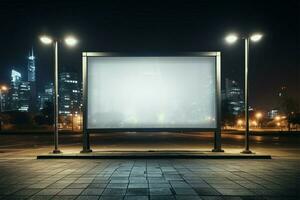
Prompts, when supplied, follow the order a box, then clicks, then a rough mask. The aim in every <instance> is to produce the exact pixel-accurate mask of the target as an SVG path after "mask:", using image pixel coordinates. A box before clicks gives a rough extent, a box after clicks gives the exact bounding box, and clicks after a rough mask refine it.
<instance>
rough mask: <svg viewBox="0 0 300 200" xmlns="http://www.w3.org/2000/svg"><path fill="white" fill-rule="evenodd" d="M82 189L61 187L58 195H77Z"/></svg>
mask: <svg viewBox="0 0 300 200" xmlns="http://www.w3.org/2000/svg"><path fill="white" fill-rule="evenodd" d="M82 191H83V189H62V190H61V191H60V192H59V193H58V195H60V196H62V195H67V196H68V195H79V194H80V193H81V192H82Z"/></svg>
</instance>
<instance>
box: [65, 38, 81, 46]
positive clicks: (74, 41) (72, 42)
mask: <svg viewBox="0 0 300 200" xmlns="http://www.w3.org/2000/svg"><path fill="white" fill-rule="evenodd" d="M65 43H66V44H67V45H68V46H75V45H76V44H77V43H78V40H77V39H76V38H75V37H73V36H68V37H66V39H65Z"/></svg>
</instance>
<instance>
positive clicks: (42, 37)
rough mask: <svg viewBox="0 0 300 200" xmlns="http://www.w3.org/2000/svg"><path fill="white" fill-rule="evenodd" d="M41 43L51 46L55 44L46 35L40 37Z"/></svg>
mask: <svg viewBox="0 0 300 200" xmlns="http://www.w3.org/2000/svg"><path fill="white" fill-rule="evenodd" d="M40 41H41V42H42V43H43V44H51V43H52V42H53V40H52V38H51V37H48V36H46V35H43V36H41V37H40Z"/></svg>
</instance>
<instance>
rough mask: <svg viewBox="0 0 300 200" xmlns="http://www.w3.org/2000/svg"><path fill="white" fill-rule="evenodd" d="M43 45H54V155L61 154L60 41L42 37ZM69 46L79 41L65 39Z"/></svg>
mask: <svg viewBox="0 0 300 200" xmlns="http://www.w3.org/2000/svg"><path fill="white" fill-rule="evenodd" d="M40 41H41V42H42V43H43V44H46V45H50V44H54V150H53V153H61V151H60V150H59V149H58V43H59V42H60V40H54V39H52V38H51V37H49V36H47V35H43V36H41V37H40ZM64 41H65V44H66V45H68V46H75V45H76V44H77V43H78V41H77V39H76V38H75V37H73V36H68V37H66V38H65V39H64Z"/></svg>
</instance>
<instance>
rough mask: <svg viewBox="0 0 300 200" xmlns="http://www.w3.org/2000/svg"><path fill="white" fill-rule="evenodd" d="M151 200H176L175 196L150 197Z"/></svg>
mask: <svg viewBox="0 0 300 200" xmlns="http://www.w3.org/2000/svg"><path fill="white" fill-rule="evenodd" d="M150 200H175V197H174V196H171V195H169V196H167V195H155V196H150Z"/></svg>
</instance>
